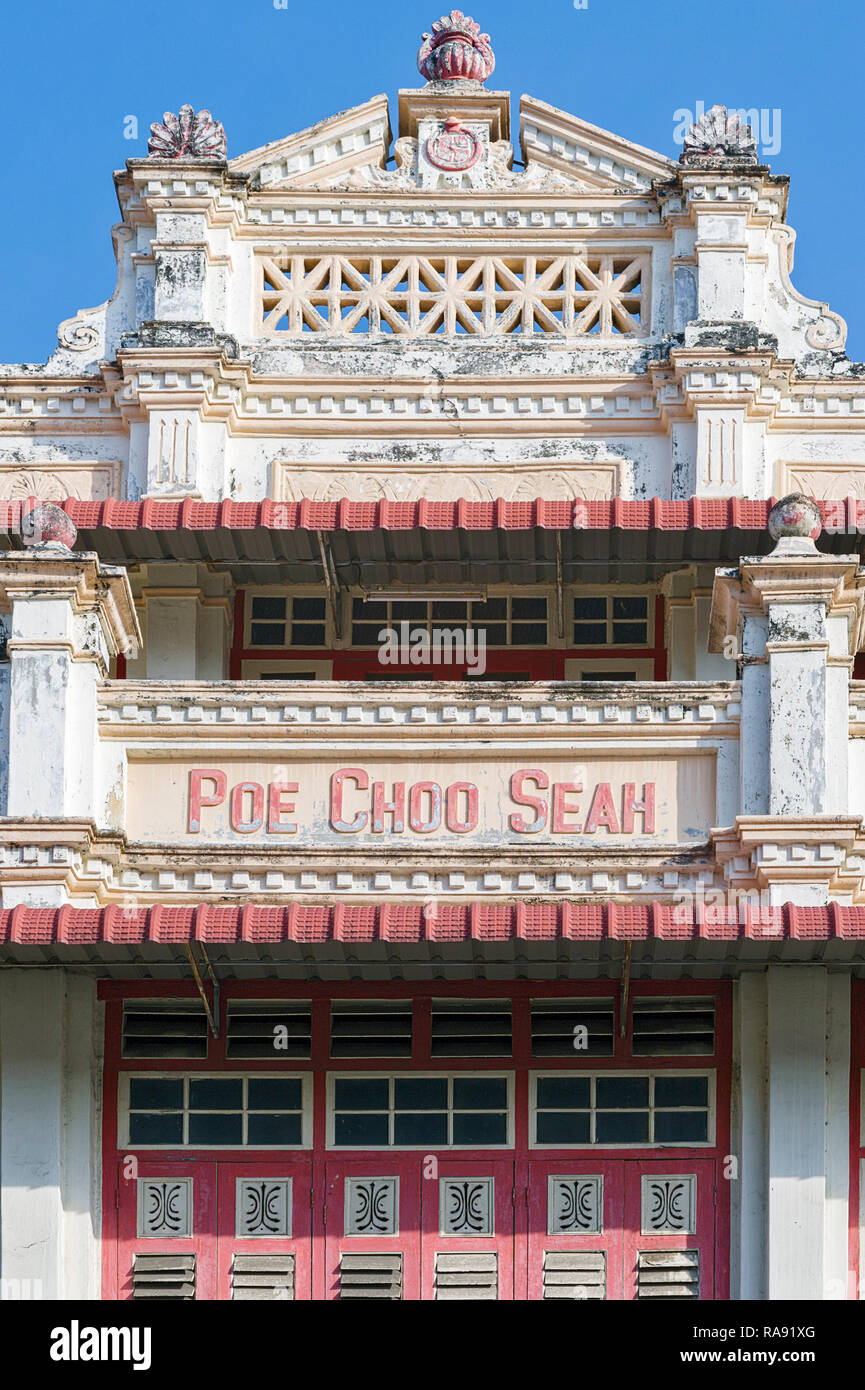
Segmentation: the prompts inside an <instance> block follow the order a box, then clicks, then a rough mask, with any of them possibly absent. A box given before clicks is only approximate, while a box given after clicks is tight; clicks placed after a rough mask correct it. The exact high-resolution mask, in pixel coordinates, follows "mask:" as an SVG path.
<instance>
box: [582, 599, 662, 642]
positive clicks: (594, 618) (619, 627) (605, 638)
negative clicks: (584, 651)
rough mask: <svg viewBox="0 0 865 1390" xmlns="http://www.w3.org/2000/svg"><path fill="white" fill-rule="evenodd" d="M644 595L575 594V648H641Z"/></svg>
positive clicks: (644, 629) (646, 608) (645, 630)
mask: <svg viewBox="0 0 865 1390" xmlns="http://www.w3.org/2000/svg"><path fill="white" fill-rule="evenodd" d="M648 641H649V600H648V597H647V595H646V594H579V595H577V597H576V598H575V599H574V646H575V647H645V646H647V645H648Z"/></svg>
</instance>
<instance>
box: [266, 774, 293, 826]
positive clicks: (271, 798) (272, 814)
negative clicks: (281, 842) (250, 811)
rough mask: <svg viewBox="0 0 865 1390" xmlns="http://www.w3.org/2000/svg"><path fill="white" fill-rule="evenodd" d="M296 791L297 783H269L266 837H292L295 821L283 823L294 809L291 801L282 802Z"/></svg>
mask: <svg viewBox="0 0 865 1390" xmlns="http://www.w3.org/2000/svg"><path fill="white" fill-rule="evenodd" d="M296 791H297V782H271V783H270V786H269V787H268V789H267V833H268V835H294V834H296V832H297V822H296V821H283V819H282V817H283V816H287V815H289V814H290V813H291V812H292V811H293V810H294V807H295V803H294V802H293V801H283V799H282V798H283V797H284V796H286V795H287V794H288V793H289V792H296Z"/></svg>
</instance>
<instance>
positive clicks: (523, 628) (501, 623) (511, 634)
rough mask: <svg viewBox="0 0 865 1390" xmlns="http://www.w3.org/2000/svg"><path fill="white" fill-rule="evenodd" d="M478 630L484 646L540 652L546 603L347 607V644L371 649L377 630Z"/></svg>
mask: <svg viewBox="0 0 865 1390" xmlns="http://www.w3.org/2000/svg"><path fill="white" fill-rule="evenodd" d="M401 622H407V623H409V624H410V626H411V627H412V628H423V629H424V630H425V631H426V632H429V633H431V632H432V629H433V628H451V629H453V630H456V631H461V632H469V631H473V630H479V629H483V631H484V633H485V640H486V644H487V646H488V647H543V646H546V643H547V600H546V598H538V597H535V596H532V597H529V596H526V597H520V596H518V595H515V594H514V595H501V596H500V597H495V598H487V599H417V600H416V599H364V598H355V599H354V600H353V602H352V622H351V641H352V646H355V647H376V646H378V645H379V636H378V634H379V633H380V632H381V630H382V628H383V627H393V628H396V627H398V626H399V624H400V623H401Z"/></svg>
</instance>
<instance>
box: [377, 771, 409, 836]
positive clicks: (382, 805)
mask: <svg viewBox="0 0 865 1390" xmlns="http://www.w3.org/2000/svg"><path fill="white" fill-rule="evenodd" d="M385 816H393V826H392V829H393V833H394V835H401V834H402V833H403V831H404V830H405V782H394V784H393V801H385V799H384V782H373V784H372V832H373V834H374V835H382V834H383V833H384V818H385Z"/></svg>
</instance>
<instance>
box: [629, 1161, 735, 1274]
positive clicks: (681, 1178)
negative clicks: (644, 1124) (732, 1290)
mask: <svg viewBox="0 0 865 1390" xmlns="http://www.w3.org/2000/svg"><path fill="white" fill-rule="evenodd" d="M715 1181H716V1165H715V1162H714V1160H713V1159H698V1160H696V1161H694V1162H692V1161H690V1160H688V1159H677V1160H675V1161H674V1162H672V1163H665V1162H664V1160H663V1159H653V1160H651V1161H644V1160H642V1159H639V1160H634V1161H629V1162H626V1164H625V1239H624V1276H625V1298H638V1299H640V1300H643V1299H658V1300H661V1301H663V1300H666V1299H678V1300H682V1299H695V1300H696V1299H700V1300H703V1301H706V1300H709V1299H713V1298H714V1297H715V1209H716V1204H715Z"/></svg>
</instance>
